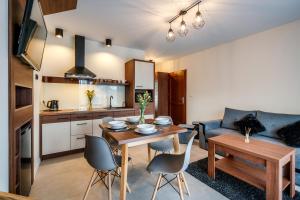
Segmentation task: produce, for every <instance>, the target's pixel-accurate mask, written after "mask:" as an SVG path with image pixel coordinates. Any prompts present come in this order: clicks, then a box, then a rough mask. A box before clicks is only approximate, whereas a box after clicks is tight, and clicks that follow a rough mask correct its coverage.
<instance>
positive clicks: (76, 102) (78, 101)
mask: <svg viewBox="0 0 300 200" xmlns="http://www.w3.org/2000/svg"><path fill="white" fill-rule="evenodd" d="M88 89H89V90H95V93H96V96H95V97H94V99H93V107H94V108H105V107H108V106H109V97H110V96H113V99H112V106H114V107H121V106H125V87H124V86H107V85H88V84H61V83H43V84H42V89H41V108H42V109H43V110H44V109H47V107H45V106H44V105H43V102H42V101H45V102H46V103H47V101H49V100H58V101H59V109H85V108H87V107H88V99H87V96H86V90H88Z"/></svg>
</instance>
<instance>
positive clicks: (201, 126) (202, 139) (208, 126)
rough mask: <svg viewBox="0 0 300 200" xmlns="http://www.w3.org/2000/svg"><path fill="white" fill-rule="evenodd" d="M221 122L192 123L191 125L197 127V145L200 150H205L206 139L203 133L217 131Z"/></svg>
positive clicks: (218, 120) (219, 120)
mask: <svg viewBox="0 0 300 200" xmlns="http://www.w3.org/2000/svg"><path fill="white" fill-rule="evenodd" d="M221 123H222V120H221V119H217V120H210V121H197V122H193V124H198V126H199V145H200V148H202V149H207V147H206V142H207V141H206V139H207V138H206V137H205V132H206V131H208V130H211V129H217V128H220V127H221Z"/></svg>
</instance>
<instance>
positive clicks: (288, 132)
mask: <svg viewBox="0 0 300 200" xmlns="http://www.w3.org/2000/svg"><path fill="white" fill-rule="evenodd" d="M277 135H278V136H279V137H280V139H282V140H283V141H284V142H285V143H286V144H287V145H289V146H292V147H300V121H297V122H295V123H293V124H290V125H287V126H285V127H283V128H281V129H279V130H278V131H277Z"/></svg>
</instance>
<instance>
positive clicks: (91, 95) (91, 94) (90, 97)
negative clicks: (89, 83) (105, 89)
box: [86, 90, 96, 109]
mask: <svg viewBox="0 0 300 200" xmlns="http://www.w3.org/2000/svg"><path fill="white" fill-rule="evenodd" d="M86 96H87V98H88V100H89V108H90V109H91V108H92V106H93V104H92V101H93V98H94V97H95V96H96V93H95V90H86Z"/></svg>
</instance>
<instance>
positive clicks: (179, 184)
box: [177, 174, 184, 200]
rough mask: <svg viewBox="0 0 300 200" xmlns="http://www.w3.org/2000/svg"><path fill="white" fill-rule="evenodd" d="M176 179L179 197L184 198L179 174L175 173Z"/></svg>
mask: <svg viewBox="0 0 300 200" xmlns="http://www.w3.org/2000/svg"><path fill="white" fill-rule="evenodd" d="M177 181H178V188H179V194H180V199H181V200H184V198H183V193H182V186H181V180H180V175H179V174H177Z"/></svg>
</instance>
